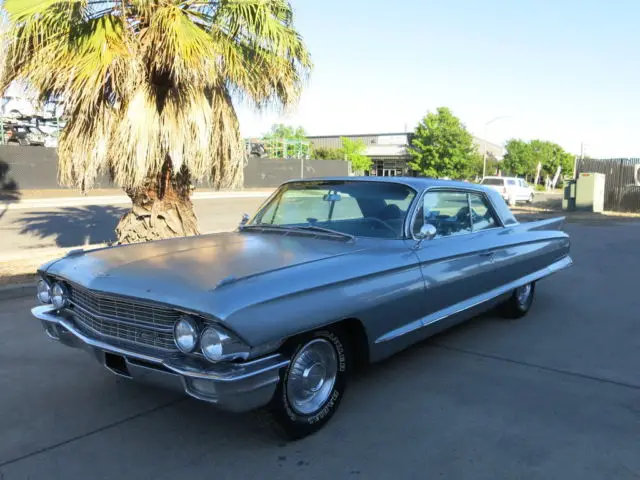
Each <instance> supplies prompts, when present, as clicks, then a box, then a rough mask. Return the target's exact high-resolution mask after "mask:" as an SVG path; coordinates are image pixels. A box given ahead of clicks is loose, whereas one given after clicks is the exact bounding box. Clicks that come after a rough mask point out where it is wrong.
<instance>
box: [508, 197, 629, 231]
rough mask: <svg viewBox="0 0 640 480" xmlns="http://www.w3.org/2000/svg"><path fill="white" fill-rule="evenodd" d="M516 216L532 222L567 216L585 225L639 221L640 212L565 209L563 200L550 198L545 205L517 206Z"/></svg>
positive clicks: (568, 221)
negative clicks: (596, 211) (600, 211)
mask: <svg viewBox="0 0 640 480" xmlns="http://www.w3.org/2000/svg"><path fill="white" fill-rule="evenodd" d="M511 211H512V212H513V214H514V215H515V216H516V218H517V219H518V220H519V221H521V222H531V221H534V220H541V219H545V218H550V217H566V221H567V223H580V224H583V225H594V226H595V225H602V224H603V223H607V224H623V223H628V222H639V221H640V212H638V213H635V212H602V213H595V212H586V211H571V212H568V211H564V210H562V200H560V201H555V199H554V200H550V201H548V202H544V205H541V204H539V203H536V204H535V205H526V206H520V205H518V206H516V207H513V208H512V209H511Z"/></svg>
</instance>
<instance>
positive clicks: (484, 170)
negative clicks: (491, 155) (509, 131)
mask: <svg viewBox="0 0 640 480" xmlns="http://www.w3.org/2000/svg"><path fill="white" fill-rule="evenodd" d="M503 118H510V115H501V116H499V117H495V118H492V119H491V120H489V121H488V122H485V124H484V139H483V141H482V144H483V148H482V176H483V177H484V176H485V175H486V174H487V131H488V127H489V125H491V124H492V123H493V122H497V121H498V120H501V119H503Z"/></svg>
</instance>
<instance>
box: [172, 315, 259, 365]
mask: <svg viewBox="0 0 640 480" xmlns="http://www.w3.org/2000/svg"><path fill="white" fill-rule="evenodd" d="M173 336H174V339H175V343H176V346H177V347H178V349H179V350H180V351H181V352H183V353H193V352H194V351H196V349H197V348H198V347H199V348H200V351H201V352H202V355H204V357H205V358H206V359H207V360H209V361H210V362H219V361H221V360H237V359H246V358H248V357H249V353H250V352H249V347H247V346H246V345H245V344H244V343H243V342H241V341H240V340H239V339H237V338H235V337H234V336H233V335H232V334H230V333H228V332H226V331H224V330H222V329H221V328H219V327H213V326H211V325H207V326H205V327H204V328H201V327H200V324H199V323H198V322H197V321H196V320H195V319H194V318H192V317H189V316H187V315H183V316H182V317H180V319H179V320H178V321H177V322H176V324H175V326H174V328H173Z"/></svg>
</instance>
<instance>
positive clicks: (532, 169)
mask: <svg viewBox="0 0 640 480" xmlns="http://www.w3.org/2000/svg"><path fill="white" fill-rule="evenodd" d="M505 149H506V153H505V155H504V158H503V160H502V170H504V172H505V173H508V174H510V175H517V176H522V177H528V176H533V175H535V173H536V166H537V162H536V159H535V156H534V153H533V149H532V147H531V144H530V143H527V142H525V141H524V140H518V139H515V138H513V139H511V140H509V141H508V142H507V144H506V145H505Z"/></svg>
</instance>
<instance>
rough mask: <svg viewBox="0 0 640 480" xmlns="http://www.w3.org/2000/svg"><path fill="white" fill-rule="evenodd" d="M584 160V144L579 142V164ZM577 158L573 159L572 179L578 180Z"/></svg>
mask: <svg viewBox="0 0 640 480" xmlns="http://www.w3.org/2000/svg"><path fill="white" fill-rule="evenodd" d="M582 160H584V142H580V162H582ZM577 167H578V157H576V158H574V159H573V179H574V180H575V179H576V178H578V176H577V173H578V168H577Z"/></svg>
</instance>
